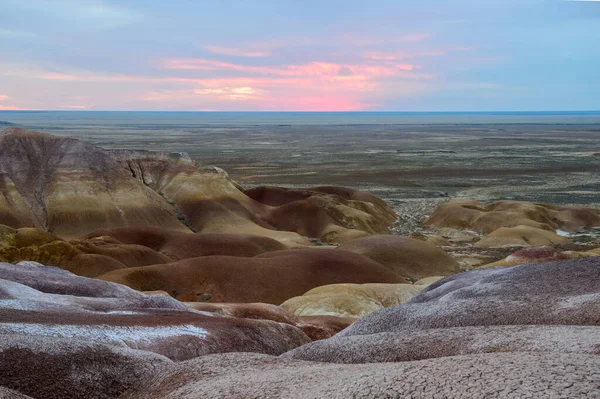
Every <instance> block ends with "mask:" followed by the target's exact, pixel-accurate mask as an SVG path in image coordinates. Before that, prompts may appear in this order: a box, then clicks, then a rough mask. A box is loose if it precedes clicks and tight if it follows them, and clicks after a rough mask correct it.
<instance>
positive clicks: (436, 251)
mask: <svg viewBox="0 0 600 399" xmlns="http://www.w3.org/2000/svg"><path fill="white" fill-rule="evenodd" d="M338 248H339V249H340V250H345V251H351V252H354V253H357V254H361V255H364V256H366V257H368V258H371V259H373V260H375V261H377V262H379V263H381V264H382V265H384V266H386V267H388V268H389V269H390V270H392V271H394V272H396V273H397V274H398V275H400V276H402V277H405V278H409V279H415V280H418V279H421V278H423V277H430V276H441V275H448V274H452V273H457V272H459V271H460V269H459V266H458V263H457V262H456V261H455V260H454V259H453V258H452V257H451V256H450V255H448V254H446V253H445V252H444V251H443V250H441V249H440V248H438V247H436V246H435V245H433V244H431V243H429V242H427V241H421V240H415V239H412V238H408V237H399V236H392V235H374V236H369V237H364V238H358V239H356V240H352V241H350V242H347V243H345V244H342V245H340V246H339V247H338Z"/></svg>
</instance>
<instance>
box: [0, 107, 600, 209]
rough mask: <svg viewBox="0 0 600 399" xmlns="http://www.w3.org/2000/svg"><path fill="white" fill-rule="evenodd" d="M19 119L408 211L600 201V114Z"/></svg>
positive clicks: (1, 120)
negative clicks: (344, 189) (359, 193)
mask: <svg viewBox="0 0 600 399" xmlns="http://www.w3.org/2000/svg"><path fill="white" fill-rule="evenodd" d="M11 125H17V126H23V127H26V128H28V129H32V130H38V131H44V132H49V133H52V134H57V135H63V136H70V137H75V138H78V139H83V140H85V141H88V142H91V143H93V144H97V145H100V146H102V147H105V148H126V149H142V150H151V151H168V152H187V153H188V154H189V155H190V156H191V157H192V158H193V159H194V160H196V161H197V162H198V164H200V165H215V166H219V167H221V168H223V169H224V170H226V171H227V172H228V173H229V174H230V176H231V177H232V178H233V179H234V180H236V181H238V182H239V183H241V184H242V185H243V186H245V187H252V186H257V185H279V186H289V187H301V186H314V185H341V186H348V187H353V188H358V189H365V190H369V191H371V192H373V193H374V194H376V195H379V196H381V197H382V198H384V199H385V200H387V201H388V202H389V203H390V204H391V205H392V206H394V207H395V208H396V209H397V210H399V213H400V214H403V213H405V212H409V213H410V212H411V211H410V210H407V209H405V210H404V211H402V209H403V207H405V206H406V205H407V204H412V205H411V207H412V208H414V209H416V208H418V207H419V206H421V207H422V205H423V204H428V203H430V204H431V205H434V204H437V203H439V202H440V201H443V200H446V199H447V198H451V199H476V200H483V201H492V200H497V199H515V200H525V201H536V202H547V203H553V204H578V205H586V206H600V195H599V194H598V193H599V192H600V177H599V175H598V172H599V171H600V142H599V140H598V139H599V138H600V112H582V113H473V114H470V113H331V114H318V113H307V114H303V113H273V114H269V113H161V112H77V111H72V112H58V111H57V112H52V111H49V112H15V111H7V112H0V128H2V127H3V126H6V127H8V126H11ZM416 204H421V205H419V206H417V207H416V208H415V205H416ZM425 208H429V207H428V206H425ZM423 212H428V210H427V209H425V210H423Z"/></svg>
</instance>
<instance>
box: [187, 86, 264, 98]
mask: <svg viewBox="0 0 600 399" xmlns="http://www.w3.org/2000/svg"><path fill="white" fill-rule="evenodd" d="M194 93H195V94H199V95H216V97H217V98H219V99H224V100H254V99H257V98H260V97H261V95H262V93H263V90H260V89H256V88H253V87H222V88H218V89H196V90H194Z"/></svg>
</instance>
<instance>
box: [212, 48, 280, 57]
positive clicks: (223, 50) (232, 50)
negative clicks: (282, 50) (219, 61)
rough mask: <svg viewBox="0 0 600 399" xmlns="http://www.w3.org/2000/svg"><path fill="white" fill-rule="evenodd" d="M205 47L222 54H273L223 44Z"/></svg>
mask: <svg viewBox="0 0 600 399" xmlns="http://www.w3.org/2000/svg"><path fill="white" fill-rule="evenodd" d="M204 49H205V50H208V51H210V52H211V53H215V54H221V55H232V56H235V57H268V56H269V55H271V53H270V52H268V51H249V50H242V49H237V48H231V47H221V46H204Z"/></svg>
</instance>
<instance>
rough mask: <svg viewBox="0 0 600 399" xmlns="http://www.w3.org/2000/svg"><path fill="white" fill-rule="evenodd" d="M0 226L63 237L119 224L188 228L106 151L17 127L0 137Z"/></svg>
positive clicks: (5, 131)
mask: <svg viewBox="0 0 600 399" xmlns="http://www.w3.org/2000/svg"><path fill="white" fill-rule="evenodd" d="M0 224H4V225H8V226H11V227H15V228H19V227H37V228H40V229H42V230H45V231H49V232H52V233H54V234H56V235H58V236H61V237H63V238H73V237H78V236H81V235H83V234H85V233H88V232H90V231H92V230H95V229H98V228H102V227H117V226H136V225H142V226H162V227H166V228H169V229H173V230H179V231H186V230H187V229H186V227H185V226H184V225H183V224H181V223H180V222H179V221H178V220H177V218H176V216H175V213H174V212H173V209H172V206H171V205H170V204H168V203H167V202H166V201H165V200H164V199H163V198H161V197H160V196H159V195H157V194H156V193H155V192H153V191H152V190H151V189H149V188H147V187H145V186H144V185H142V184H139V183H138V182H137V181H136V180H134V179H132V178H131V175H128V174H127V173H126V172H125V171H124V170H123V168H122V167H121V166H120V165H119V164H118V163H117V162H116V160H115V159H114V158H113V157H111V155H110V154H109V153H108V152H106V151H104V150H102V149H101V148H98V147H96V146H93V145H90V144H86V143H84V142H81V141H78V140H74V139H70V138H63V137H56V136H51V135H48V134H42V133H37V132H31V131H27V130H24V129H19V128H9V129H6V130H4V131H3V132H2V133H0Z"/></svg>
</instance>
